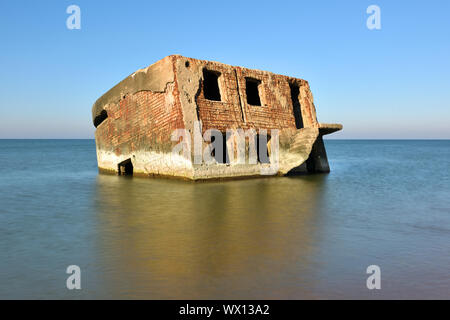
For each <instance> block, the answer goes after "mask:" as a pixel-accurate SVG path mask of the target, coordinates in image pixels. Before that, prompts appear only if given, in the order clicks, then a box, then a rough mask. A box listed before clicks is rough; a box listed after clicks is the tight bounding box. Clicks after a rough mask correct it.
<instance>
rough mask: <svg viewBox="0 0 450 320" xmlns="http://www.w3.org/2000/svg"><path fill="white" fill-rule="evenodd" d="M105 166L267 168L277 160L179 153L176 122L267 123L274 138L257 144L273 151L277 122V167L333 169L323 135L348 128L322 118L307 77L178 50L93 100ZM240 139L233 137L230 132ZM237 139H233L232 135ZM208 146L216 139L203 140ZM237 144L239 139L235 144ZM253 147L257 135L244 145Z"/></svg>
mask: <svg viewBox="0 0 450 320" xmlns="http://www.w3.org/2000/svg"><path fill="white" fill-rule="evenodd" d="M92 118H93V122H94V125H95V127H96V128H97V130H96V132H95V140H96V147H97V160H98V167H99V169H100V171H104V172H111V173H116V174H121V175H130V174H133V175H146V176H152V175H162V176H173V177H180V178H187V179H192V180H201V179H214V178H232V177H246V176H257V175H260V172H261V168H264V167H268V166H270V163H269V162H270V160H267V159H262V158H264V157H262V158H261V157H258V161H257V163H256V164H249V163H248V162H246V163H245V164H242V163H238V162H237V161H229V159H228V158H229V157H228V156H227V155H229V154H230V152H234V153H235V152H236V150H234V149H231V150H230V149H226V148H225V150H224V151H225V152H224V155H223V159H219V158H218V157H217V156H216V161H214V163H211V164H207V163H200V164H196V163H194V161H193V157H194V150H193V149H194V148H191V157H190V158H189V157H185V156H183V155H182V154H173V153H172V149H173V148H174V146H175V145H176V144H178V142H179V141H172V140H171V135H172V133H173V132H174V130H176V129H185V130H186V132H188V133H189V134H190V135H191V136H193V135H194V128H195V123H196V122H198V121H200V122H201V124H202V125H201V128H200V130H201V133H202V134H204V133H205V131H206V130H208V129H217V130H220V132H222V134H223V135H224V136H225V133H226V130H227V129H243V130H249V129H254V130H256V132H260V130H267V133H268V137H267V144H263V143H258V139H257V142H256V144H255V146H256V148H257V152H258V154H260V155H261V154H262V155H264V154H265V153H267V158H269V157H270V156H271V155H270V152H271V150H270V149H271V148H270V143H271V141H270V134H271V130H273V129H277V130H279V153H278V154H279V164H278V171H277V172H276V173H275V174H277V175H287V174H303V173H316V172H329V171H330V168H329V165H328V159H327V156H326V152H325V146H324V143H323V139H322V136H323V135H325V134H329V133H332V132H335V131H338V130H341V129H342V125H340V124H323V123H318V122H317V118H316V110H315V106H314V103H313V97H312V94H311V91H310V88H309V84H308V82H307V81H305V80H302V79H297V78H292V77H287V76H282V75H277V74H274V73H271V72H266V71H260V70H252V69H246V68H242V67H234V66H230V65H226V64H222V63H218V62H211V61H205V60H197V59H192V58H186V57H182V56H179V55H171V56H168V57H165V58H164V59H162V60H160V61H158V62H156V63H154V64H152V65H151V66H149V67H147V68H145V69H141V70H138V71H136V72H135V73H133V74H131V75H130V76H129V77H127V78H126V79H124V80H123V81H122V82H120V83H119V84H117V85H116V86H115V87H114V88H112V89H111V90H109V91H108V92H107V93H105V94H104V95H103V96H102V97H100V98H99V99H98V100H97V101H96V102H95V104H94V106H93V108H92ZM231 139H233V137H232V138H231ZM227 143H228V145H230V141H227ZM202 144H203V145H202V150H204V149H205V147H206V146H207V145H208V144H209V142H205V141H202ZM231 145H232V144H231ZM245 148H246V152H245V154H246V155H248V154H249V148H250V143H249V141H248V138H247V142H246V145H245Z"/></svg>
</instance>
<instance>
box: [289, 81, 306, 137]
mask: <svg viewBox="0 0 450 320" xmlns="http://www.w3.org/2000/svg"><path fill="white" fill-rule="evenodd" d="M289 87H290V89H291V100H292V108H293V109H294V110H293V111H294V118H295V126H296V128H297V129H301V128H303V118H302V109H301V106H300V101H299V100H298V95H299V94H300V88H299V86H298V85H297V84H296V83H289Z"/></svg>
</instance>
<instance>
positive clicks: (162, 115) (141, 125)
mask: <svg viewBox="0 0 450 320" xmlns="http://www.w3.org/2000/svg"><path fill="white" fill-rule="evenodd" d="M176 91H177V90H176V87H175V84H174V83H170V84H168V87H167V88H166V92H165V93H164V92H163V93H160V92H151V91H140V92H137V93H135V94H130V95H127V96H126V97H124V98H123V99H121V100H120V101H119V103H117V104H109V105H107V106H106V107H105V109H106V110H107V112H108V118H107V119H106V120H105V121H104V122H103V123H101V124H100V125H99V126H98V128H97V131H96V134H95V138H96V141H97V145H98V147H99V148H100V149H102V150H110V151H114V152H115V154H116V155H120V154H127V153H132V152H133V151H135V150H154V151H160V150H164V151H167V149H169V150H170V148H171V147H172V145H173V143H172V142H171V141H170V136H171V133H172V132H173V130H175V129H178V128H184V124H183V117H182V114H181V106H180V103H179V99H178V98H177V93H176Z"/></svg>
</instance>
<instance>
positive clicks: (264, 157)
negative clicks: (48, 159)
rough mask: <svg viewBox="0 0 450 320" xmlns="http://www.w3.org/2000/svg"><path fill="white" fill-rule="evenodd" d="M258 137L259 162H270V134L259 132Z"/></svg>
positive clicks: (257, 151) (256, 137)
mask: <svg viewBox="0 0 450 320" xmlns="http://www.w3.org/2000/svg"><path fill="white" fill-rule="evenodd" d="M255 139H256V154H257V157H258V162H259V163H270V157H269V149H268V148H267V144H268V143H269V141H270V135H261V134H259V133H258V134H257V135H256V136H255Z"/></svg>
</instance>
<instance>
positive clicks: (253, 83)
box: [245, 78, 261, 106]
mask: <svg viewBox="0 0 450 320" xmlns="http://www.w3.org/2000/svg"><path fill="white" fill-rule="evenodd" d="M260 84H261V81H259V80H256V79H251V78H245V93H246V94H247V103H248V104H251V105H252V106H260V105H261V99H260V98H259V90H258V87H259V85H260Z"/></svg>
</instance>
